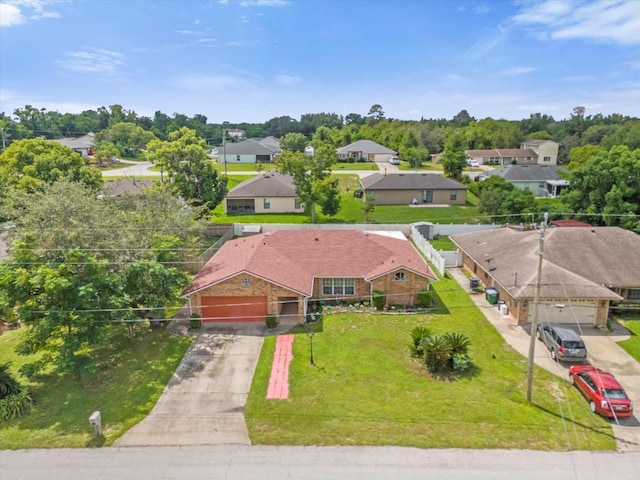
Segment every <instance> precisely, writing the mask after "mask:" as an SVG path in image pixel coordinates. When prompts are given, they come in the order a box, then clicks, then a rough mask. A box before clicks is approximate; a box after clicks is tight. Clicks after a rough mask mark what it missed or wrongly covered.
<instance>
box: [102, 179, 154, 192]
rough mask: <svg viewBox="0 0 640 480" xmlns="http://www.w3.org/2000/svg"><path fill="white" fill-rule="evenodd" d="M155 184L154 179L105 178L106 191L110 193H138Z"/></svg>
mask: <svg viewBox="0 0 640 480" xmlns="http://www.w3.org/2000/svg"><path fill="white" fill-rule="evenodd" d="M151 185H153V181H152V180H131V179H128V178H126V179H124V178H121V179H118V180H105V181H104V188H103V191H104V193H106V194H108V195H116V196H118V195H124V194H126V193H137V192H139V191H141V190H144V189H145V188H148V187H150V186H151Z"/></svg>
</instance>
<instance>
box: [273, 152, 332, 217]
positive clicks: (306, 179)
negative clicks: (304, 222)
mask: <svg viewBox="0 0 640 480" xmlns="http://www.w3.org/2000/svg"><path fill="white" fill-rule="evenodd" d="M336 157H337V155H336V151H335V149H334V148H333V147H332V146H330V145H326V144H325V145H319V146H318V147H316V149H315V154H314V156H313V157H311V156H309V155H306V154H304V153H302V152H290V151H284V152H283V153H282V154H281V155H280V156H279V157H278V160H277V162H276V165H277V166H278V169H279V170H280V171H281V172H283V173H288V174H289V175H291V176H292V177H293V183H294V184H295V186H296V193H297V194H298V196H299V197H300V199H301V200H302V201H303V202H304V204H305V208H306V210H307V212H308V213H309V214H310V215H311V222H312V223H316V205H317V204H321V203H322V201H323V200H325V198H327V197H326V193H327V191H328V190H327V188H326V183H325V180H326V179H327V178H328V177H329V176H330V175H331V166H332V165H333V164H334V163H335V162H336ZM333 188H336V187H333ZM329 191H331V188H329ZM331 201H332V202H333V199H332V200H331Z"/></svg>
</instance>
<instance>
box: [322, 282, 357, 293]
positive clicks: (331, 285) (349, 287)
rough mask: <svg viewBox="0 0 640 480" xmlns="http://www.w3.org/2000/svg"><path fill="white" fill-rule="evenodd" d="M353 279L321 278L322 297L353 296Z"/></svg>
mask: <svg viewBox="0 0 640 480" xmlns="http://www.w3.org/2000/svg"><path fill="white" fill-rule="evenodd" d="M355 283H356V282H355V281H354V279H353V278H323V279H322V294H323V295H355V293H356V287H355Z"/></svg>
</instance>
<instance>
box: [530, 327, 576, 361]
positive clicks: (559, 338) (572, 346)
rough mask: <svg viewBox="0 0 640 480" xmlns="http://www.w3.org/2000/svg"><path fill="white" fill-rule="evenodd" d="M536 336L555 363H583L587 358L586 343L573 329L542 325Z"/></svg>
mask: <svg viewBox="0 0 640 480" xmlns="http://www.w3.org/2000/svg"><path fill="white" fill-rule="evenodd" d="M536 336H537V337H538V339H539V340H541V341H542V342H543V343H544V344H545V345H546V347H547V348H548V349H549V351H550V352H551V358H553V359H554V360H555V361H558V360H563V361H567V362H582V361H584V360H586V358H587V347H586V346H585V344H584V341H583V340H582V338H581V337H580V335H578V334H577V333H576V332H575V331H574V330H573V329H572V328H571V327H568V326H566V325H562V324H554V323H544V324H540V325H538V331H537V332H536Z"/></svg>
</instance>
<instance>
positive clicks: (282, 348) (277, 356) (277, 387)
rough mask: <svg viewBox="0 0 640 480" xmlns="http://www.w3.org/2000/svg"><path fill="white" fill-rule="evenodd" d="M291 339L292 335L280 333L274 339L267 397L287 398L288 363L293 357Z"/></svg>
mask: <svg viewBox="0 0 640 480" xmlns="http://www.w3.org/2000/svg"><path fill="white" fill-rule="evenodd" d="M293 339H294V336H293V335H280V336H279V337H278V338H277V339H276V350H275V352H274V353H273V364H272V365H271V377H269V387H268V388H267V398H270V399H279V400H286V399H288V398H289V365H290V364H291V360H292V359H293Z"/></svg>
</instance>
